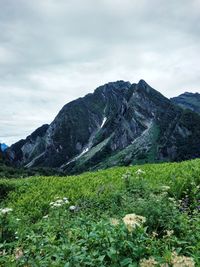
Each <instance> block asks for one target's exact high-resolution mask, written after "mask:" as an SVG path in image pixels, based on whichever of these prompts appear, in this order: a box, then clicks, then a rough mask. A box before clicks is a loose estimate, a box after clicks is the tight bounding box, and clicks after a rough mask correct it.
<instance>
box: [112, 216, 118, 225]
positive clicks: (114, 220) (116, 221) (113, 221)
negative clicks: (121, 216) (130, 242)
mask: <svg viewBox="0 0 200 267" xmlns="http://www.w3.org/2000/svg"><path fill="white" fill-rule="evenodd" d="M110 223H111V224H112V225H114V226H116V225H118V224H119V220H118V219H115V218H111V219H110Z"/></svg>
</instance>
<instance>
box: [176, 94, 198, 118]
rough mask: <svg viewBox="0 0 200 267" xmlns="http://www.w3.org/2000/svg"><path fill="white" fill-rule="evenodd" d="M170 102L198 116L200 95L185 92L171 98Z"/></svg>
mask: <svg viewBox="0 0 200 267" xmlns="http://www.w3.org/2000/svg"><path fill="white" fill-rule="evenodd" d="M171 100H172V101H173V102H174V103H175V104H176V105H179V106H180V107H182V108H184V109H190V110H192V111H194V112H196V113H198V114H200V94H199V93H188V92H185V93H183V94H181V95H179V96H177V97H173V98H171Z"/></svg>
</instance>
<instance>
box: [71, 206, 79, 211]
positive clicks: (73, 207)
mask: <svg viewBox="0 0 200 267" xmlns="http://www.w3.org/2000/svg"><path fill="white" fill-rule="evenodd" d="M76 209H77V207H76V206H70V207H69V210H70V211H75V210H76Z"/></svg>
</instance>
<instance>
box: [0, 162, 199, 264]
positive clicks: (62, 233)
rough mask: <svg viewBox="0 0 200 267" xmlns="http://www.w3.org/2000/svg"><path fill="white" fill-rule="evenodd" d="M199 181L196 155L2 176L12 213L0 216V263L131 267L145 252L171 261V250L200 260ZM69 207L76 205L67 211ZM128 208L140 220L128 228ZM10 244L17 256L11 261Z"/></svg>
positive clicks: (4, 201) (4, 197) (1, 184)
mask: <svg viewBox="0 0 200 267" xmlns="http://www.w3.org/2000/svg"><path fill="white" fill-rule="evenodd" d="M138 169H141V170H142V171H143V172H144V173H141V174H137V170H138ZM199 184H200V160H198V159H197V160H192V161H185V162H181V163H162V164H146V165H140V166H130V167H115V168H111V169H107V170H102V171H97V172H87V173H84V174H81V175H78V176H67V177H55V176H52V177H29V178H24V179H12V180H7V179H2V180H0V193H1V194H0V195H1V206H2V207H9V208H12V209H13V211H12V212H10V213H9V214H8V215H6V216H4V215H1V217H0V218H1V221H0V222H1V243H0V249H1V251H2V253H3V254H2V255H3V257H0V266H129V267H132V266H139V265H138V264H139V262H140V261H141V259H144V258H146V259H148V258H150V257H154V258H155V260H156V261H157V262H158V263H159V264H161V263H164V262H165V263H166V262H167V263H168V264H169V266H172V261H173V259H172V258H173V253H174V251H176V253H177V254H179V255H184V256H187V257H191V258H193V259H194V261H195V262H196V266H200V252H199V251H200V216H199V206H200V202H199V201H200V190H199ZM163 186H168V187H169V189H165V190H164V189H163ZM63 197H67V198H68V199H69V204H67V205H64V206H62V207H58V208H56V209H52V208H51V206H50V202H52V201H55V199H56V198H59V199H62V198H63ZM69 205H75V206H77V207H78V211H77V212H75V213H74V212H70V211H69ZM132 213H134V214H137V215H140V216H143V217H145V218H146V222H145V223H144V224H143V225H141V226H139V227H136V228H135V229H133V231H132V232H131V233H130V232H129V231H128V230H127V228H126V226H125V224H124V223H123V221H122V218H123V217H124V216H125V215H126V214H132ZM46 215H48V219H44V218H43V217H44V216H46ZM17 218H18V219H19V220H18V219H17ZM110 218H116V219H118V220H119V222H120V223H119V225H118V226H116V227H115V226H113V225H111V223H110ZM167 231H172V232H173V234H172V235H171V234H170V235H168V234H167V233H168V232H167ZM16 232H17V233H16ZM2 233H3V234H2ZM155 233H156V237H155V236H154V234H155ZM16 235H17V239H16ZM16 250H19V251H21V252H22V254H23V255H21V256H20V257H19V259H16V258H17V256H16V255H17V252H16ZM3 251H4V252H3ZM6 264H7V265H6ZM159 264H158V265H157V266H159ZM141 266H142V265H141ZM149 266H150V265H149ZM152 266H154V265H152ZM155 266H156V265H155Z"/></svg>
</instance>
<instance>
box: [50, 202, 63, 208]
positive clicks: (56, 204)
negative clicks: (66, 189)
mask: <svg viewBox="0 0 200 267" xmlns="http://www.w3.org/2000/svg"><path fill="white" fill-rule="evenodd" d="M61 206H62V204H61V203H56V202H55V203H54V204H53V205H52V208H59V207H61Z"/></svg>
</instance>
